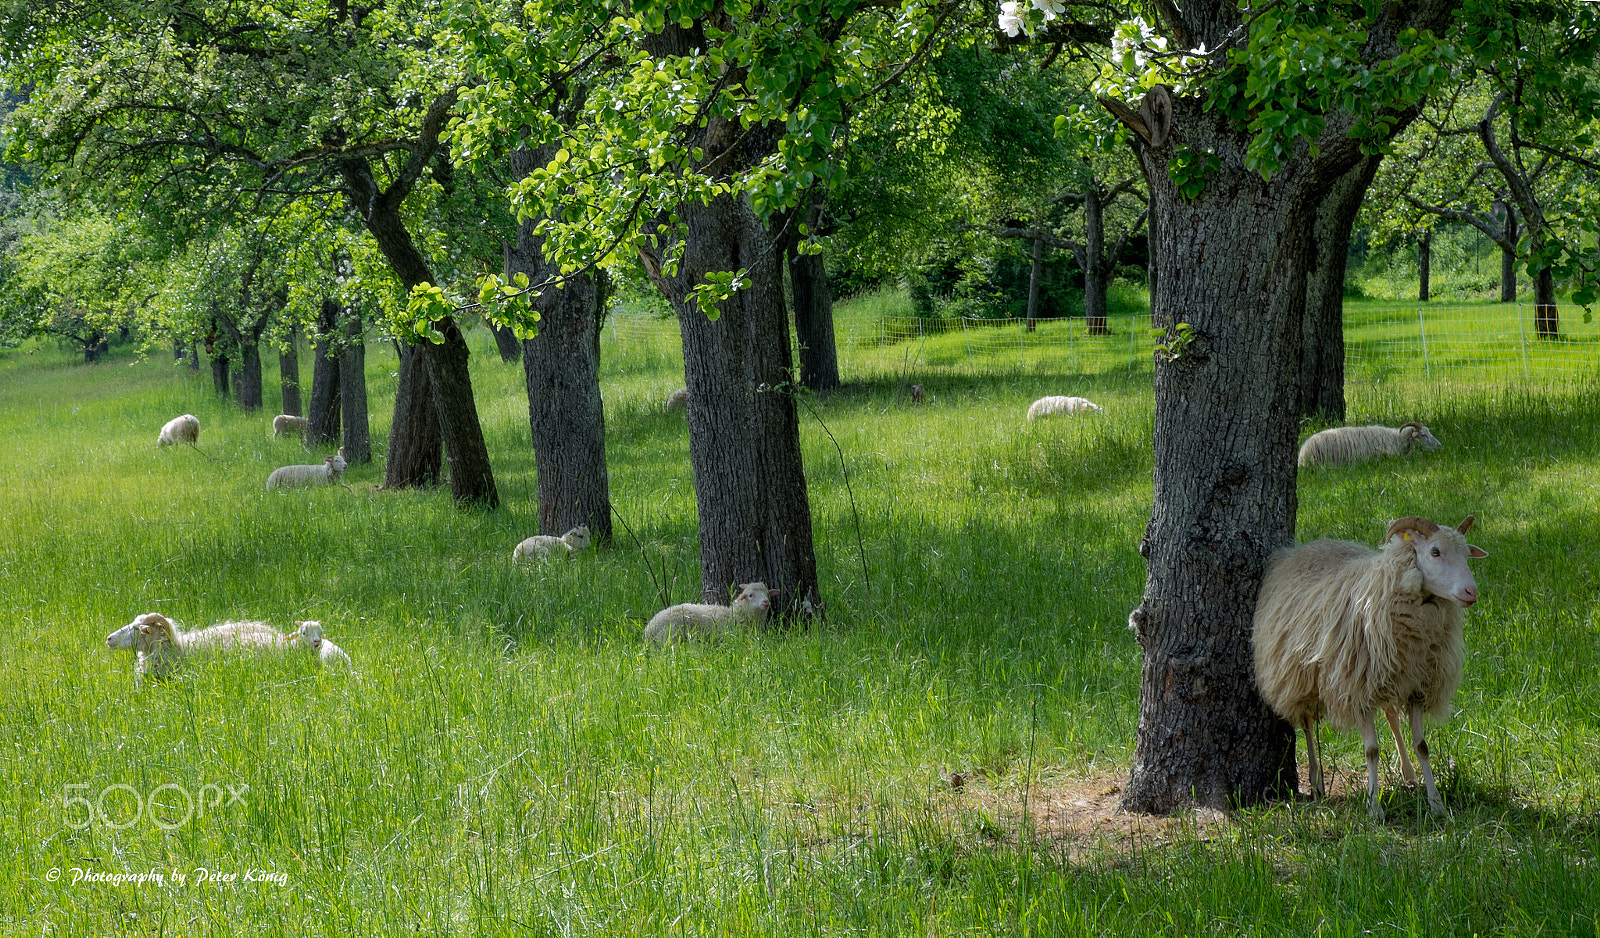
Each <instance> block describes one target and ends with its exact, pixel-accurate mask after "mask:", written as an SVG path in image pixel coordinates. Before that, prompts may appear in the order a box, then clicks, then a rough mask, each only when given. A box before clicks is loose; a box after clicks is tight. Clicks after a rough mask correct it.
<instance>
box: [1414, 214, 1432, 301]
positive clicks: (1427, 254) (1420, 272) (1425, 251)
mask: <svg viewBox="0 0 1600 938" xmlns="http://www.w3.org/2000/svg"><path fill="white" fill-rule="evenodd" d="M1432 270H1433V230H1432V229H1430V228H1424V229H1423V230H1422V233H1421V234H1419V235H1417V302H1419V303H1426V302H1428V292H1429V291H1428V280H1429V275H1430V274H1431V273H1432Z"/></svg>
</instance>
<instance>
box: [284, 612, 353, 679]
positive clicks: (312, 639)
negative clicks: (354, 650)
mask: <svg viewBox="0 0 1600 938" xmlns="http://www.w3.org/2000/svg"><path fill="white" fill-rule="evenodd" d="M283 640H284V641H285V642H288V643H289V644H291V645H297V646H299V647H301V648H304V649H306V650H308V651H313V652H316V654H317V660H318V661H319V662H321V663H322V666H323V667H327V666H329V665H334V664H342V665H344V666H345V667H347V668H351V669H352V670H353V669H354V666H353V665H352V664H351V663H350V656H349V655H347V654H345V652H344V649H343V648H340V647H339V646H338V645H335V644H334V643H333V642H331V641H329V640H328V639H326V638H324V637H323V636H322V623H321V622H318V621H316V620H311V621H308V622H296V623H295V630H294V631H293V632H290V633H289V634H288V635H285V636H284V637H283Z"/></svg>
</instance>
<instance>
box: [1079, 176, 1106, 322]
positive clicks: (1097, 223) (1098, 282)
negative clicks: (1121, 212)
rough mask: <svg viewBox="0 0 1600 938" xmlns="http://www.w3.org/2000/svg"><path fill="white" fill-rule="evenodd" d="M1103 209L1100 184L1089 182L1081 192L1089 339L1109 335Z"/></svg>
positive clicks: (1085, 298)
mask: <svg viewBox="0 0 1600 938" xmlns="http://www.w3.org/2000/svg"><path fill="white" fill-rule="evenodd" d="M1105 253H1106V221H1105V207H1104V206H1102V205H1101V204H1100V180H1098V179H1092V180H1090V181H1089V185H1087V186H1085V187H1084V190H1083V263H1082V265H1081V266H1082V267H1083V316H1084V322H1085V324H1086V325H1087V326H1088V333H1089V334H1090V335H1110V334H1111V327H1110V326H1109V325H1108V324H1107V323H1106V281H1107V279H1109V277H1110V274H1111V270H1110V267H1111V265H1110V264H1109V263H1107V262H1106V257H1105Z"/></svg>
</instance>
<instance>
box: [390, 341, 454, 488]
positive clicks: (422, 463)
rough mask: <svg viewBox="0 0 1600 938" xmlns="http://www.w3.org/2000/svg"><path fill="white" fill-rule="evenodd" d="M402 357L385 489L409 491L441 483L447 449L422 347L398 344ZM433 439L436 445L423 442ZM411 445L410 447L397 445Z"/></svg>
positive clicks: (395, 396)
mask: <svg viewBox="0 0 1600 938" xmlns="http://www.w3.org/2000/svg"><path fill="white" fill-rule="evenodd" d="M395 352H396V354H398V355H399V357H400V367H399V380H398V381H397V383H396V385H395V392H394V422H393V423H392V424H391V425H390V427H389V450H388V453H387V454H386V455H385V457H384V463H383V487H384V488H407V487H424V486H430V485H438V484H439V471H440V469H441V468H442V467H443V465H444V449H443V446H442V445H441V444H440V442H439V415H438V412H437V411H436V410H434V406H433V391H432V389H431V386H430V383H429V380H428V369H427V366H426V365H424V364H423V362H422V352H421V349H420V346H416V345H406V344H404V343H400V342H396V343H395ZM426 440H433V441H434V442H433V445H431V446H429V445H425V443H424V442H423V441H426ZM396 441H401V443H409V445H401V444H397V442H396Z"/></svg>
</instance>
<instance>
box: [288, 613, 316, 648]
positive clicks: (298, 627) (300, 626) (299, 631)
mask: <svg viewBox="0 0 1600 938" xmlns="http://www.w3.org/2000/svg"><path fill="white" fill-rule="evenodd" d="M283 640H284V641H286V642H294V643H295V644H297V645H303V646H305V647H306V648H309V649H311V650H312V651H321V650H322V623H321V622H318V621H315V620H312V621H308V622H296V623H295V630H294V631H293V632H290V633H289V634H288V635H285V636H284V637H283Z"/></svg>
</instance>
